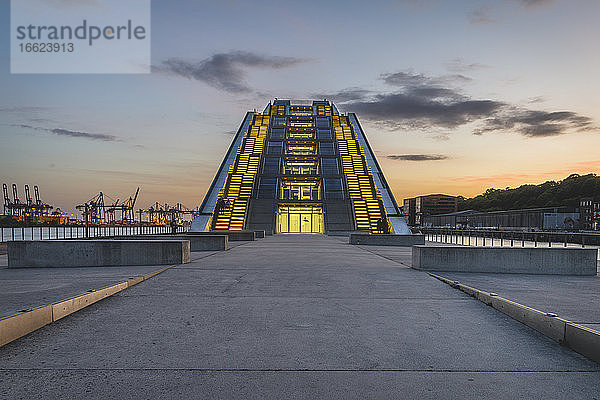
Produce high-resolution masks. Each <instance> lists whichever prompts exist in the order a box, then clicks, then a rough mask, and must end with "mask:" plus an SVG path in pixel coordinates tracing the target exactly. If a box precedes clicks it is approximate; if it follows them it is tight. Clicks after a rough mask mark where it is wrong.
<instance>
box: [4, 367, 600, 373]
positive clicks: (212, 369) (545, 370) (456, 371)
mask: <svg viewBox="0 0 600 400" xmlns="http://www.w3.org/2000/svg"><path fill="white" fill-rule="evenodd" d="M0 371H7V372H8V371H10V372H21V371H27V372H29V371H32V372H33V371H35V372H39V371H140V372H143V371H189V372H432V373H440V372H441V373H482V374H490V373H507V374H515V373H519V374H522V373H531V374H537V373H547V374H552V373H582V372H588V373H596V372H600V369H564V370H563V369H556V370H553V369H544V370H533V369H507V370H493V369H435V368H433V369H410V368H407V369H403V368H375V369H370V368H347V369H344V368H333V369H314V368H299V369H295V368H2V369H0Z"/></svg>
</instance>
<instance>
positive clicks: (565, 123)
mask: <svg viewBox="0 0 600 400" xmlns="http://www.w3.org/2000/svg"><path fill="white" fill-rule="evenodd" d="M49 1H50V0H49ZM52 1H53V2H55V3H56V4H57V7H59V6H60V7H75V6H76V5H74V4H75V3H76V2H75V1H73V0H52ZM81 2H82V3H90V4H91V6H93V3H94V0H81ZM599 18H600V2H599V1H597V0H570V1H569V0H564V1H563V0H554V1H552V0H487V1H485V0H480V1H476V0H472V1H467V0H464V1H462V0H453V1H442V0H437V1H434V0H423V1H419V0H405V1H402V0H399V1H377V0H375V1H369V2H364V1H330V2H323V1H301V2H297V1H294V2H292V1H290V2H287V1H272V2H266V1H265V2H263V1H235V0H231V1H215V2H201V1H192V0H169V1H167V0H164V1H153V2H152V27H151V30H152V35H151V38H152V40H151V49H152V66H153V68H152V69H153V72H152V73H150V74H138V75H126V74H95V75H85V74H79V75H71V74H69V75H66V74H63V75H60V74H22V75H19V74H11V73H10V51H9V47H10V39H9V35H10V30H9V29H10V9H9V2H8V1H7V0H1V2H0V19H1V20H0V27H1V29H2V35H0V49H1V51H0V87H1V88H2V89H1V90H0V143H1V144H0V183H4V182H5V183H7V184H11V183H13V182H14V183H17V184H18V185H19V190H20V191H22V187H23V185H24V184H29V185H30V186H32V185H35V184H37V185H39V187H40V191H41V194H42V198H43V200H44V201H46V202H48V203H50V204H53V205H54V206H55V207H60V208H62V209H63V210H69V209H72V208H73V207H74V206H75V205H76V204H80V203H82V202H84V201H86V200H88V199H89V198H91V197H92V196H94V195H95V194H96V193H98V192H99V191H102V192H104V193H106V194H108V195H109V196H110V197H112V198H115V199H116V198H117V197H119V198H121V199H123V198H125V197H128V196H129V195H131V194H132V193H133V192H134V191H135V189H136V187H137V186H141V192H140V199H139V203H138V205H139V206H140V207H147V206H148V205H150V204H151V203H154V202H155V201H158V202H160V203H165V202H168V203H170V204H172V203H176V202H181V203H183V204H184V205H186V206H187V207H190V208H192V207H195V206H197V205H198V204H199V203H200V202H201V201H202V198H203V196H204V194H205V192H206V190H207V189H208V186H209V185H210V183H211V181H212V178H213V176H214V174H215V172H216V170H217V168H218V167H219V163H220V162H221V160H222V159H223V157H224V155H225V152H226V150H227V148H228V146H229V144H230V142H231V140H232V138H233V133H234V132H235V131H236V130H237V128H238V126H239V124H240V123H241V121H242V118H243V116H244V114H245V112H246V111H248V110H252V109H255V108H256V109H258V110H262V109H263V108H264V107H265V105H266V104H267V103H268V102H269V101H270V100H272V99H273V98H275V97H278V98H291V99H312V98H318V99H322V98H327V99H331V100H333V101H334V102H335V103H336V104H337V106H338V108H339V109H340V110H341V111H344V112H346V111H351V112H355V113H356V114H357V116H358V118H359V120H360V121H361V123H362V125H363V128H365V131H366V134H367V137H368V139H369V140H370V142H371V146H372V147H373V149H374V150H375V152H376V154H377V156H378V159H379V162H380V164H381V166H382V168H383V170H384V173H385V175H386V177H387V180H388V182H389V183H390V185H391V186H392V189H393V191H394V194H395V196H396V200H397V201H398V202H399V203H402V199H403V198H406V197H411V196H415V195H419V194H429V193H446V194H452V195H465V196H471V195H475V194H478V193H481V192H483V191H485V189H487V188H490V187H495V188H504V187H507V186H518V185H520V184H524V183H540V182H543V181H546V180H558V179H562V178H564V177H566V176H568V175H569V174H571V173H580V174H584V173H590V172H594V173H598V171H600V146H599V143H600V129H599V128H600V95H599V89H600V79H599V78H598V71H600V52H599V51H598V46H597V43H598V40H599V38H600V24H599V23H598V20H599Z"/></svg>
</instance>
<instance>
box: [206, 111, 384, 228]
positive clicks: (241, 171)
mask: <svg viewBox="0 0 600 400" xmlns="http://www.w3.org/2000/svg"><path fill="white" fill-rule="evenodd" d="M299 103H300V104H295V103H294V102H292V101H290V100H275V101H273V102H272V103H271V104H270V105H269V106H267V108H266V109H265V111H264V114H255V116H254V120H253V123H252V124H250V126H249V127H248V129H247V130H245V131H244V132H242V133H241V134H242V135H244V137H243V142H242V145H241V146H240V149H239V150H238V151H237V156H236V157H237V158H236V161H235V162H234V163H233V164H232V165H231V167H229V175H228V179H227V182H226V183H225V185H224V186H223V187H222V188H221V189H220V192H219V201H221V200H222V201H221V203H220V204H221V205H222V204H226V205H227V206H226V207H221V208H219V209H217V211H216V212H215V213H214V214H213V216H212V225H211V229H232V230H239V229H252V228H254V227H259V228H261V229H265V230H267V231H269V230H270V231H271V232H275V233H324V232H327V231H328V230H329V229H331V227H330V226H329V225H328V224H336V223H337V224H338V225H339V224H340V223H339V222H336V221H338V220H340V218H341V217H340V215H346V216H347V218H345V219H344V218H341V219H343V220H345V221H347V222H344V223H343V224H342V225H343V227H341V228H337V229H338V230H346V231H352V230H363V231H368V232H378V229H379V228H378V227H379V226H383V225H384V224H381V223H380V222H381V220H382V219H384V218H387V215H386V210H385V208H384V206H383V202H382V196H381V194H380V193H379V191H378V188H377V186H376V184H375V182H374V178H373V176H372V174H371V168H370V167H369V165H368V164H367V160H366V158H365V152H364V151H363V149H362V147H361V146H362V145H363V144H364V143H363V142H359V139H360V140H361V141H364V139H363V137H362V136H360V137H358V136H357V134H356V132H355V131H354V129H358V128H356V127H355V126H354V125H353V123H354V122H350V120H349V117H348V116H346V115H340V114H339V112H338V111H337V109H336V108H335V106H334V105H333V104H332V103H330V102H329V101H326V100H324V101H313V102H312V103H309V104H307V102H306V101H302V102H299ZM352 118H354V119H353V120H352V121H355V117H354V116H353V117H352ZM356 121H357V120H356ZM238 135H239V133H238ZM369 154H371V153H369ZM370 157H372V156H371V155H370ZM369 160H371V159H369ZM386 195H388V194H387V193H386ZM255 210H257V211H255ZM258 210H260V211H258ZM268 210H272V212H271V214H269V212H268ZM330 210H332V212H331V214H332V215H337V216H336V217H335V218H334V219H331V220H328V217H327V216H328V212H329V211H330ZM328 221H329V222H328ZM344 224H345V225H344ZM342 225H340V226H342ZM332 226H333V225H332ZM386 226H387V224H386ZM262 227H264V228H262Z"/></svg>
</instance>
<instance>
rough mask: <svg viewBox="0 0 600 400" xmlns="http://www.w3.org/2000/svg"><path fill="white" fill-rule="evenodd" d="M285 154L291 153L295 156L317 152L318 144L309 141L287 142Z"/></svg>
mask: <svg viewBox="0 0 600 400" xmlns="http://www.w3.org/2000/svg"><path fill="white" fill-rule="evenodd" d="M285 154H290V155H294V156H295V155H311V154H317V146H316V145H315V143H308V142H294V143H287V145H286V147H285Z"/></svg>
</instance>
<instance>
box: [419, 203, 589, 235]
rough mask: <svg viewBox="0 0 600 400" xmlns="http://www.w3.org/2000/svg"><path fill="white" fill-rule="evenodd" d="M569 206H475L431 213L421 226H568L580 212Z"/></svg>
mask: <svg viewBox="0 0 600 400" xmlns="http://www.w3.org/2000/svg"><path fill="white" fill-rule="evenodd" d="M572 211H573V210H570V209H569V208H568V207H543V208H527V209H520V210H507V211H492V212H480V211H475V210H466V211H459V212H455V213H448V214H441V215H430V216H426V217H424V221H423V226H429V227H442V226H443V227H453V228H455V227H457V228H493V229H506V230H512V229H517V230H520V229H535V230H571V229H577V228H579V227H580V216H579V213H576V212H572Z"/></svg>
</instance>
